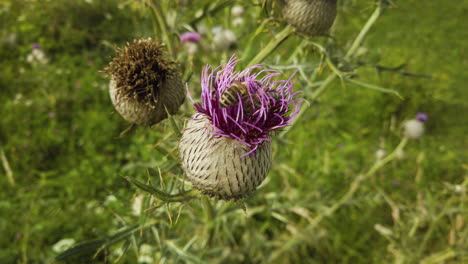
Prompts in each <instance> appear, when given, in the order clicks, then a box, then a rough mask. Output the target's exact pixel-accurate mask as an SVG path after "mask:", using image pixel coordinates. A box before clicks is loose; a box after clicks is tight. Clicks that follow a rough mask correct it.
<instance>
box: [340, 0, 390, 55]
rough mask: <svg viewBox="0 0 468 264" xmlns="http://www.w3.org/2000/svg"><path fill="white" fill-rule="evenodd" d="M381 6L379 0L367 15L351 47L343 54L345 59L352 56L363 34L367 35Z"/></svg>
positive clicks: (379, 12) (380, 12)
mask: <svg viewBox="0 0 468 264" xmlns="http://www.w3.org/2000/svg"><path fill="white" fill-rule="evenodd" d="M383 8H384V7H383V4H382V1H380V3H379V4H378V6H377V8H376V9H375V10H374V12H373V13H372V15H371V16H370V17H369V19H368V20H367V22H366V24H365V25H364V27H363V28H362V29H361V32H359V34H358V36H357V37H356V39H354V41H353V44H351V47H350V48H349V50H348V52H347V53H346V55H345V60H347V59H350V58H351V57H352V56H354V54H355V53H356V51H357V50H358V48H359V47H360V46H361V43H362V41H363V40H364V38H365V36H366V35H367V33H368V32H369V30H370V29H371V27H372V26H373V25H374V23H375V22H376V21H377V19H378V18H379V16H380V14H382V10H383Z"/></svg>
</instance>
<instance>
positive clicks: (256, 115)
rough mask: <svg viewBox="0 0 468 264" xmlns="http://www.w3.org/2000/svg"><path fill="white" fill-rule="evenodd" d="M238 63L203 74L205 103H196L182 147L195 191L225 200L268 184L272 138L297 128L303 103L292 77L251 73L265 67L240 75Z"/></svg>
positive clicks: (267, 72) (230, 61) (273, 72)
mask: <svg viewBox="0 0 468 264" xmlns="http://www.w3.org/2000/svg"><path fill="white" fill-rule="evenodd" d="M237 62H238V60H236V59H235V58H234V57H233V58H231V59H230V60H229V62H228V63H227V65H226V66H225V67H224V68H222V69H220V68H219V67H218V68H215V69H211V68H210V67H209V66H207V67H206V69H205V70H204V71H203V73H202V78H201V86H202V92H201V102H200V103H196V104H195V103H194V106H195V109H196V110H197V113H196V114H195V115H194V116H193V117H192V118H191V119H190V120H189V121H188V123H187V126H186V127H185V129H184V132H183V133H182V137H181V139H180V142H179V153H180V157H181V160H182V167H183V168H184V171H185V173H186V175H187V179H188V180H189V181H191V182H192V184H193V187H194V188H197V189H199V190H201V191H202V192H203V193H204V194H207V195H210V196H215V197H217V198H219V199H225V200H230V199H235V200H236V199H239V198H242V197H245V196H247V195H249V194H250V193H252V192H253V191H255V189H256V188H257V186H258V185H260V183H262V181H263V180H264V179H265V177H266V176H267V174H268V172H269V170H270V168H271V165H272V157H271V153H272V149H271V142H270V141H271V139H270V138H271V134H272V132H273V131H275V130H278V129H280V128H282V127H285V126H287V125H289V124H290V123H291V121H292V120H293V119H294V117H296V115H297V114H298V113H299V110H300V101H302V100H301V99H294V96H295V95H296V94H297V93H298V92H293V91H292V87H293V83H292V81H291V78H292V76H291V77H290V78H289V79H288V80H281V81H273V80H272V79H273V77H275V76H277V75H279V73H278V72H276V71H273V70H260V71H258V72H257V73H251V71H253V70H255V69H258V68H259V67H260V65H255V66H252V67H249V68H247V69H245V70H243V71H240V72H236V71H234V68H235V66H236V64H237ZM236 97H237V98H236ZM189 98H190V94H189ZM228 98H229V99H228ZM190 99H191V100H192V102H193V99H192V98H190Z"/></svg>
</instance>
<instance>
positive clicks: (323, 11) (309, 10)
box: [282, 0, 336, 37]
mask: <svg viewBox="0 0 468 264" xmlns="http://www.w3.org/2000/svg"><path fill="white" fill-rule="evenodd" d="M282 12H283V17H284V18H285V19H286V20H287V21H288V23H289V24H290V25H291V26H293V27H294V28H295V29H296V31H297V32H300V33H303V34H306V35H309V36H311V37H314V36H320V35H326V33H327V31H328V30H329V29H330V27H331V26H332V25H333V21H334V20H335V17H336V0H282Z"/></svg>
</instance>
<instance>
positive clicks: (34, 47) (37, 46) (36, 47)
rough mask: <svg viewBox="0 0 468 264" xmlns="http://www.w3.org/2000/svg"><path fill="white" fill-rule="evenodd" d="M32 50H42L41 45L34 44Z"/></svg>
mask: <svg viewBox="0 0 468 264" xmlns="http://www.w3.org/2000/svg"><path fill="white" fill-rule="evenodd" d="M32 48H33V49H40V48H41V46H40V45H39V43H33V44H32Z"/></svg>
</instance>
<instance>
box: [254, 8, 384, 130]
mask: <svg viewBox="0 0 468 264" xmlns="http://www.w3.org/2000/svg"><path fill="white" fill-rule="evenodd" d="M383 9H384V6H383V4H382V2H380V3H379V5H378V6H377V8H376V9H375V11H374V12H373V13H372V15H371V16H370V17H369V19H368V20H367V22H366V24H365V25H364V27H363V28H362V29H361V31H360V32H359V34H358V36H357V37H356V38H355V39H354V41H353V44H352V45H351V47H350V48H349V50H348V52H347V53H346V55H345V60H347V59H349V58H351V57H352V56H354V54H355V53H356V51H357V49H358V48H359V46H360V45H361V43H362V41H363V40H364V37H365V36H366V35H367V33H369V30H370V28H371V27H372V25H374V23H375V22H376V21H377V19H378V18H379V16H380V14H381V13H382V10H383ZM285 30H286V29H285ZM285 30H283V31H285ZM280 34H281V33H280ZM272 41H273V40H272ZM270 43H271V42H270ZM269 45H270V44H269ZM260 54H261V53H259V55H260ZM259 55H257V57H258V56H259ZM250 64H252V63H250ZM250 64H249V65H250ZM315 73H316V72H315ZM315 76H316V75H315V74H314V75H313V78H311V79H312V80H311V81H313V79H315ZM337 76H339V75H338V74H337V73H336V72H335V71H333V72H332V73H331V74H330V75H329V76H328V77H327V79H325V81H324V82H323V83H322V85H321V86H320V87H319V88H318V89H317V90H315V91H314V93H313V94H312V95H311V96H310V98H308V99H309V100H311V101H313V100H315V99H317V97H319V96H320V95H321V94H322V93H323V92H324V91H325V89H326V88H327V87H328V85H329V84H330V83H331V82H332V81H333V80H335V78H336V77H337ZM307 109H308V107H302V108H301V111H300V112H299V114H298V115H297V117H296V118H295V119H294V121H293V123H292V124H291V125H290V126H288V127H286V128H285V130H284V131H283V132H282V133H281V134H280V138H283V137H284V136H285V135H286V134H287V133H288V132H289V131H290V130H291V128H292V127H293V125H294V124H295V123H296V120H298V119H299V118H298V117H300V116H301V115H302V114H304V112H305V111H306V110H307Z"/></svg>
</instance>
